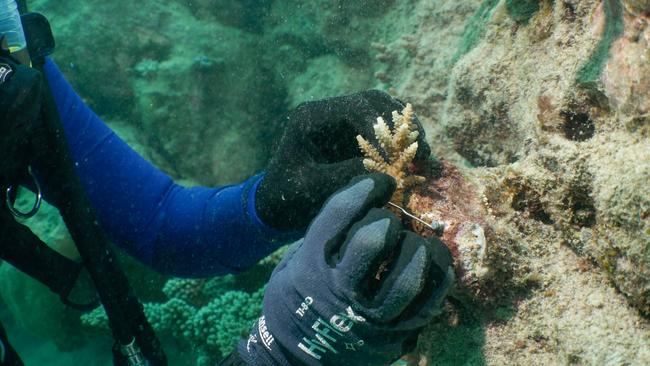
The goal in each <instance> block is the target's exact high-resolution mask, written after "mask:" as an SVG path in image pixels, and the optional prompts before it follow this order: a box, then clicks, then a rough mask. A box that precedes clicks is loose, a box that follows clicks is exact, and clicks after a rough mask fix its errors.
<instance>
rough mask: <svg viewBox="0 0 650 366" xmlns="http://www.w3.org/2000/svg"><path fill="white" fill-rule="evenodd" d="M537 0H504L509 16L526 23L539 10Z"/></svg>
mask: <svg viewBox="0 0 650 366" xmlns="http://www.w3.org/2000/svg"><path fill="white" fill-rule="evenodd" d="M539 3H540V1H539V0H506V9H507V10H508V15H509V16H510V18H512V19H514V20H515V21H517V22H519V23H523V24H526V23H528V21H529V20H530V18H532V17H533V15H534V14H535V13H536V12H537V11H538V10H539Z"/></svg>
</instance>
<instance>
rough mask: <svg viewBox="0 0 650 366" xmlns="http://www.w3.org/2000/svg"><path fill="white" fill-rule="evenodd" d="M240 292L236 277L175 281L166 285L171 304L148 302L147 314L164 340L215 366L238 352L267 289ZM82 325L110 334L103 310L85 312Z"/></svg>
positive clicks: (202, 363)
mask: <svg viewBox="0 0 650 366" xmlns="http://www.w3.org/2000/svg"><path fill="white" fill-rule="evenodd" d="M236 288H237V283H236V281H235V280H234V279H233V277H232V276H226V277H222V278H213V279H210V280H192V279H170V280H169V281H167V283H166V284H165V286H164V287H163V292H164V293H165V295H166V296H167V301H166V302H159V303H158V302H157V303H145V304H144V312H145V315H146V316H147V319H149V321H150V322H151V325H152V327H153V328H154V330H155V331H156V333H157V334H158V335H159V336H161V337H171V338H172V339H174V341H175V342H180V344H182V345H183V346H182V347H183V348H184V349H186V350H187V352H189V353H192V354H193V355H194V357H195V358H196V359H197V360H198V361H197V364H198V365H200V366H203V365H205V366H207V365H213V364H214V363H215V362H217V361H218V360H219V359H220V358H223V357H225V356H227V355H229V354H230V352H232V351H233V350H234V348H235V346H236V344H237V342H238V341H239V340H240V339H241V338H242V337H244V336H246V335H247V334H248V330H249V329H250V327H251V325H252V324H253V323H254V322H255V320H257V317H258V316H259V314H260V311H261V305H262V297H263V295H264V286H262V287H260V288H258V289H257V290H255V291H254V292H252V293H248V292H245V291H241V290H237V289H236ZM81 323H82V325H84V326H86V327H88V328H90V329H95V330H105V331H107V330H108V319H107V317H106V313H105V312H104V310H103V308H98V309H96V310H94V311H92V312H90V313H88V314H84V315H83V316H82V317H81Z"/></svg>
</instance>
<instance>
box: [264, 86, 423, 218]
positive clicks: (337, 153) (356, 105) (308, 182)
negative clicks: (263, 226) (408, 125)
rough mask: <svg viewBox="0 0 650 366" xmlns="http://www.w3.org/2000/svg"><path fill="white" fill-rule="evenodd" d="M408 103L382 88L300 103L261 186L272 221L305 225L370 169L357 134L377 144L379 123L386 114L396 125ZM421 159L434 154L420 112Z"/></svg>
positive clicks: (292, 113)
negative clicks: (333, 196)
mask: <svg viewBox="0 0 650 366" xmlns="http://www.w3.org/2000/svg"><path fill="white" fill-rule="evenodd" d="M403 108H404V105H403V104H402V103H401V102H399V101H398V100H397V99H394V98H392V97H391V96H390V95H388V94H387V93H385V92H382V91H379V90H368V91H363V92H360V93H356V94H351V95H346V96H342V97H336V98H329V99H324V100H320V101H315V102H308V103H303V104H301V105H299V106H298V107H297V108H296V109H295V110H294V111H293V112H291V113H290V114H289V116H288V117H287V119H288V122H287V126H286V129H285V131H284V135H283V136H282V140H281V141H280V145H279V147H278V150H277V152H276V154H275V155H274V156H273V159H272V160H271V162H270V163H269V166H268V168H267V173H266V176H265V178H264V181H263V182H262V184H261V185H260V187H259V189H258V191H257V198H256V209H257V213H258V215H259V216H260V217H261V219H262V220H263V221H264V222H265V223H267V224H268V225H270V226H272V227H274V228H276V229H281V230H288V229H304V228H305V227H306V226H307V224H308V223H309V222H310V221H311V220H312V219H313V218H314V216H316V213H317V212H318V210H319V209H320V208H321V206H322V205H323V202H325V199H327V197H329V196H330V195H331V194H332V193H334V192H335V191H336V190H338V189H339V188H341V187H342V186H344V185H345V184H346V183H347V182H349V181H350V179H351V178H352V177H355V176H357V175H360V174H365V173H366V171H365V168H364V167H363V158H362V155H361V152H360V151H359V147H358V146H357V140H356V138H355V137H356V136H357V135H362V136H363V137H365V138H366V139H370V141H372V142H373V143H375V144H377V141H376V139H375V132H374V130H373V125H374V124H375V123H376V122H377V117H380V116H381V117H383V118H384V120H385V121H387V123H388V124H389V125H390V126H391V127H392V116H391V112H392V111H395V110H397V111H401V110H402V109H403ZM414 123H416V124H417V125H418V130H419V132H420V135H419V137H418V145H419V148H418V152H417V155H416V158H415V159H416V160H423V159H426V158H428V157H429V154H430V153H431V150H430V149H429V145H428V144H427V143H426V139H425V136H424V129H423V128H422V126H421V125H420V122H419V121H418V120H417V118H414Z"/></svg>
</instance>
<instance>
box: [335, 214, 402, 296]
mask: <svg viewBox="0 0 650 366" xmlns="http://www.w3.org/2000/svg"><path fill="white" fill-rule="evenodd" d="M401 228H402V225H401V222H400V221H399V219H398V218H397V216H395V215H394V214H393V213H392V212H390V211H388V210H384V209H378V208H373V209H371V210H370V212H368V214H367V215H366V216H365V217H364V218H363V219H362V220H361V221H359V222H357V223H355V224H354V225H353V226H352V228H351V229H350V231H349V233H348V235H347V238H346V240H345V242H344V243H343V245H341V248H340V249H339V250H338V251H336V252H335V258H333V260H332V262H333V263H335V264H336V270H335V278H336V281H337V282H338V283H339V284H340V286H341V288H342V289H346V290H349V291H351V292H352V293H354V294H357V293H363V292H365V291H367V290H368V283H370V282H371V281H373V279H374V278H375V277H376V276H377V272H378V269H379V268H380V266H381V264H382V262H383V261H386V260H387V258H388V257H389V256H390V255H391V253H393V251H394V250H395V248H396V246H397V244H398V242H399V237H400V230H401ZM362 296H363V295H362Z"/></svg>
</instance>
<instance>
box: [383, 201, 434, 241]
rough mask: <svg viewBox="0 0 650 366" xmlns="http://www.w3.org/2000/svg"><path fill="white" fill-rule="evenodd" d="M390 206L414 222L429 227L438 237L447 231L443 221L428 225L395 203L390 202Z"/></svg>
mask: <svg viewBox="0 0 650 366" xmlns="http://www.w3.org/2000/svg"><path fill="white" fill-rule="evenodd" d="M388 204H389V205H391V206H393V207H395V208H396V209H398V210H400V211H402V213H403V214H404V215H406V216H408V217H410V218H411V219H413V220H415V221H417V222H419V223H421V224H422V225H424V226H426V227H428V228H429V229H431V230H433V232H434V233H436V235H442V232H443V231H444V230H445V223H444V222H442V221H434V222H432V223H428V222H426V221H424V220H422V219H421V218H419V217H417V216H415V215H413V214H412V213H410V212H408V211H406V209H405V208H403V207H401V206H398V205H396V204H394V203H393V202H388Z"/></svg>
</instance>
